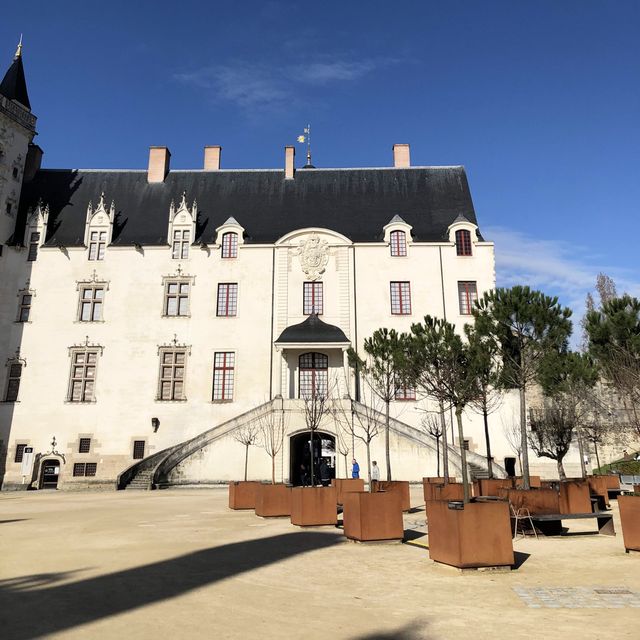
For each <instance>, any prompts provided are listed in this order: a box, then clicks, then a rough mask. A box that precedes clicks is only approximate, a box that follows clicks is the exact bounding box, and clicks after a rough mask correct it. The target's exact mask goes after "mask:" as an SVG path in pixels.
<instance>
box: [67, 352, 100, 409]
mask: <svg viewBox="0 0 640 640" xmlns="http://www.w3.org/2000/svg"><path fill="white" fill-rule="evenodd" d="M79 355H84V360H83V361H82V362H80V361H79V360H77V356H79ZM91 355H95V361H94V362H90V361H89V356H91ZM101 356H102V347H100V346H95V345H85V346H81V347H71V348H70V349H69V357H70V358H71V367H70V369H69V383H68V386H67V399H66V402H68V403H73V404H92V403H95V402H96V401H97V400H96V383H97V380H98V362H99V360H100V357H101ZM89 367H93V375H92V376H90V375H87V372H88V369H89ZM77 368H82V370H83V372H82V375H76V369H77ZM88 382H91V383H92V387H91V392H90V393H87V383H88ZM76 383H79V384H80V385H81V387H82V391H81V393H80V399H79V400H75V399H74V389H75V385H76Z"/></svg>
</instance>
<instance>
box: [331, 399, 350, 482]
mask: <svg viewBox="0 0 640 640" xmlns="http://www.w3.org/2000/svg"><path fill="white" fill-rule="evenodd" d="M338 402H339V401H338ZM336 411H337V410H336V408H335V407H334V408H333V409H332V414H333V416H334V420H335V424H336V449H337V451H338V453H339V455H341V456H342V458H343V460H344V477H345V478H348V477H349V451H351V449H350V448H349V438H347V436H348V435H350V433H351V432H350V431H349V430H348V429H345V428H344V426H343V424H342V422H341V421H340V420H339V419H338V418H337V416H336ZM337 466H338V463H337V462H336V471H337ZM337 475H338V474H337V473H336V476H337Z"/></svg>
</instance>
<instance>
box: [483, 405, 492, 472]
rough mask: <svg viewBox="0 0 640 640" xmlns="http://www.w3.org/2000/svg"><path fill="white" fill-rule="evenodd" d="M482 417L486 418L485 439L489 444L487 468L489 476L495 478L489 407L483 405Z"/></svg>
mask: <svg viewBox="0 0 640 640" xmlns="http://www.w3.org/2000/svg"><path fill="white" fill-rule="evenodd" d="M482 417H483V418H484V440H485V442H486V444H487V469H488V470H489V478H493V465H492V463H491V440H490V439H489V416H488V414H487V408H486V407H483V409H482Z"/></svg>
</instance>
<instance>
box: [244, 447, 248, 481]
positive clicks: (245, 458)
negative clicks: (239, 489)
mask: <svg viewBox="0 0 640 640" xmlns="http://www.w3.org/2000/svg"><path fill="white" fill-rule="evenodd" d="M248 467H249V445H248V444H245V445H244V481H245V482H246V481H247V468H248Z"/></svg>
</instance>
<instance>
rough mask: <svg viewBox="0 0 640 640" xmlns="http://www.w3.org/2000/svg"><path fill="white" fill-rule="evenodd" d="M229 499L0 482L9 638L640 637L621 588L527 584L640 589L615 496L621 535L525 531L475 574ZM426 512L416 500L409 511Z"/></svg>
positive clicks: (214, 493)
mask: <svg viewBox="0 0 640 640" xmlns="http://www.w3.org/2000/svg"><path fill="white" fill-rule="evenodd" d="M226 503H227V492H226V489H194V490H191V489H182V490H168V491H154V492H131V491H127V492H114V493H63V492H30V493H20V494H18V493H5V494H1V495H0V637H1V638H3V639H5V640H19V639H23V638H36V637H47V638H82V639H84V640H86V639H87V638H101V639H102V638H107V639H108V638H118V639H127V638H140V639H142V638H150V637H154V638H158V637H159V638H211V639H216V640H217V639H218V638H260V639H264V638H295V639H297V638H306V639H315V638H322V639H323V640H327V639H333V638H337V639H338V638H353V639H356V638H359V639H365V638H366V639H368V640H374V639H378V640H383V639H389V640H391V639H398V640H417V639H421V638H430V639H438V638H446V639H448V638H477V639H483V638H492V639H497V638H508V639H510V640H513V639H514V638H527V639H529V640H531V639H535V638H541V637H547V636H548V637H554V638H562V639H563V640H564V639H567V640H569V639H571V638H580V640H585V639H588V640H591V639H597V638H612V639H622V638H634V639H635V638H638V637H640V635H639V634H640V631H638V630H639V629H640V608H633V607H632V606H630V604H629V603H627V604H625V603H622V604H621V603H620V602H617V597H616V596H613V598H611V597H610V600H609V606H610V607H614V608H608V607H599V608H585V606H584V604H582V605H581V604H580V603H578V604H577V605H575V606H574V605H572V606H568V605H567V604H566V602H565V603H564V604H562V603H561V606H559V605H558V602H555V601H553V600H548V601H547V606H543V607H540V608H531V607H530V606H528V605H527V604H526V602H525V601H524V600H523V599H522V598H521V597H520V595H519V594H518V592H517V590H518V589H523V588H524V589H525V590H526V589H527V588H545V587H546V588H553V587H563V588H567V589H572V588H576V587H589V588H593V587H597V588H605V589H626V590H629V591H631V592H633V593H636V594H640V554H625V553H624V549H623V544H622V535H621V533H620V522H619V518H618V511H617V505H616V503H615V501H613V503H612V505H613V512H614V514H615V523H616V530H617V531H618V535H617V536H616V537H607V536H600V535H569V536H563V537H560V538H546V539H539V540H535V539H533V538H527V539H519V540H518V541H516V542H515V550H516V551H517V552H518V560H519V563H520V566H519V568H518V569H517V570H515V571H511V572H508V573H479V572H475V573H472V574H469V573H465V574H460V573H459V572H458V571H457V570H455V569H452V568H450V567H446V566H442V565H437V564H435V563H434V562H432V561H431V560H429V556H428V551H427V550H426V549H425V548H420V547H416V546H411V545H407V544H377V545H361V544H354V543H350V542H346V541H345V539H344V537H343V536H342V535H341V530H340V529H337V528H333V527H322V528H320V527H319V528H314V529H310V530H300V529H299V528H297V527H294V526H292V525H291V524H290V523H289V521H288V520H287V519H271V520H264V519H261V518H258V517H256V516H255V515H254V514H253V512H234V511H230V510H228V509H227V507H226ZM412 504H413V505H415V506H418V505H421V504H422V501H421V490H420V488H419V487H415V488H412ZM423 520H424V511H417V512H414V513H411V514H408V515H407V516H406V517H405V524H406V526H407V528H416V527H420V525H421V523H422V521H423ZM570 525H571V529H570V531H571V533H576V534H578V533H580V532H587V531H593V530H594V529H595V523H593V522H590V523H589V524H584V523H580V524H574V523H570ZM424 540H426V539H423V541H424ZM514 589H515V590H514ZM571 593H573V592H572V591H571ZM632 597H633V596H632ZM612 602H613V603H614V604H611V603H612ZM636 602H639V601H638V598H637V597H636ZM637 606H638V605H637V604H636V607H637Z"/></svg>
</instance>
